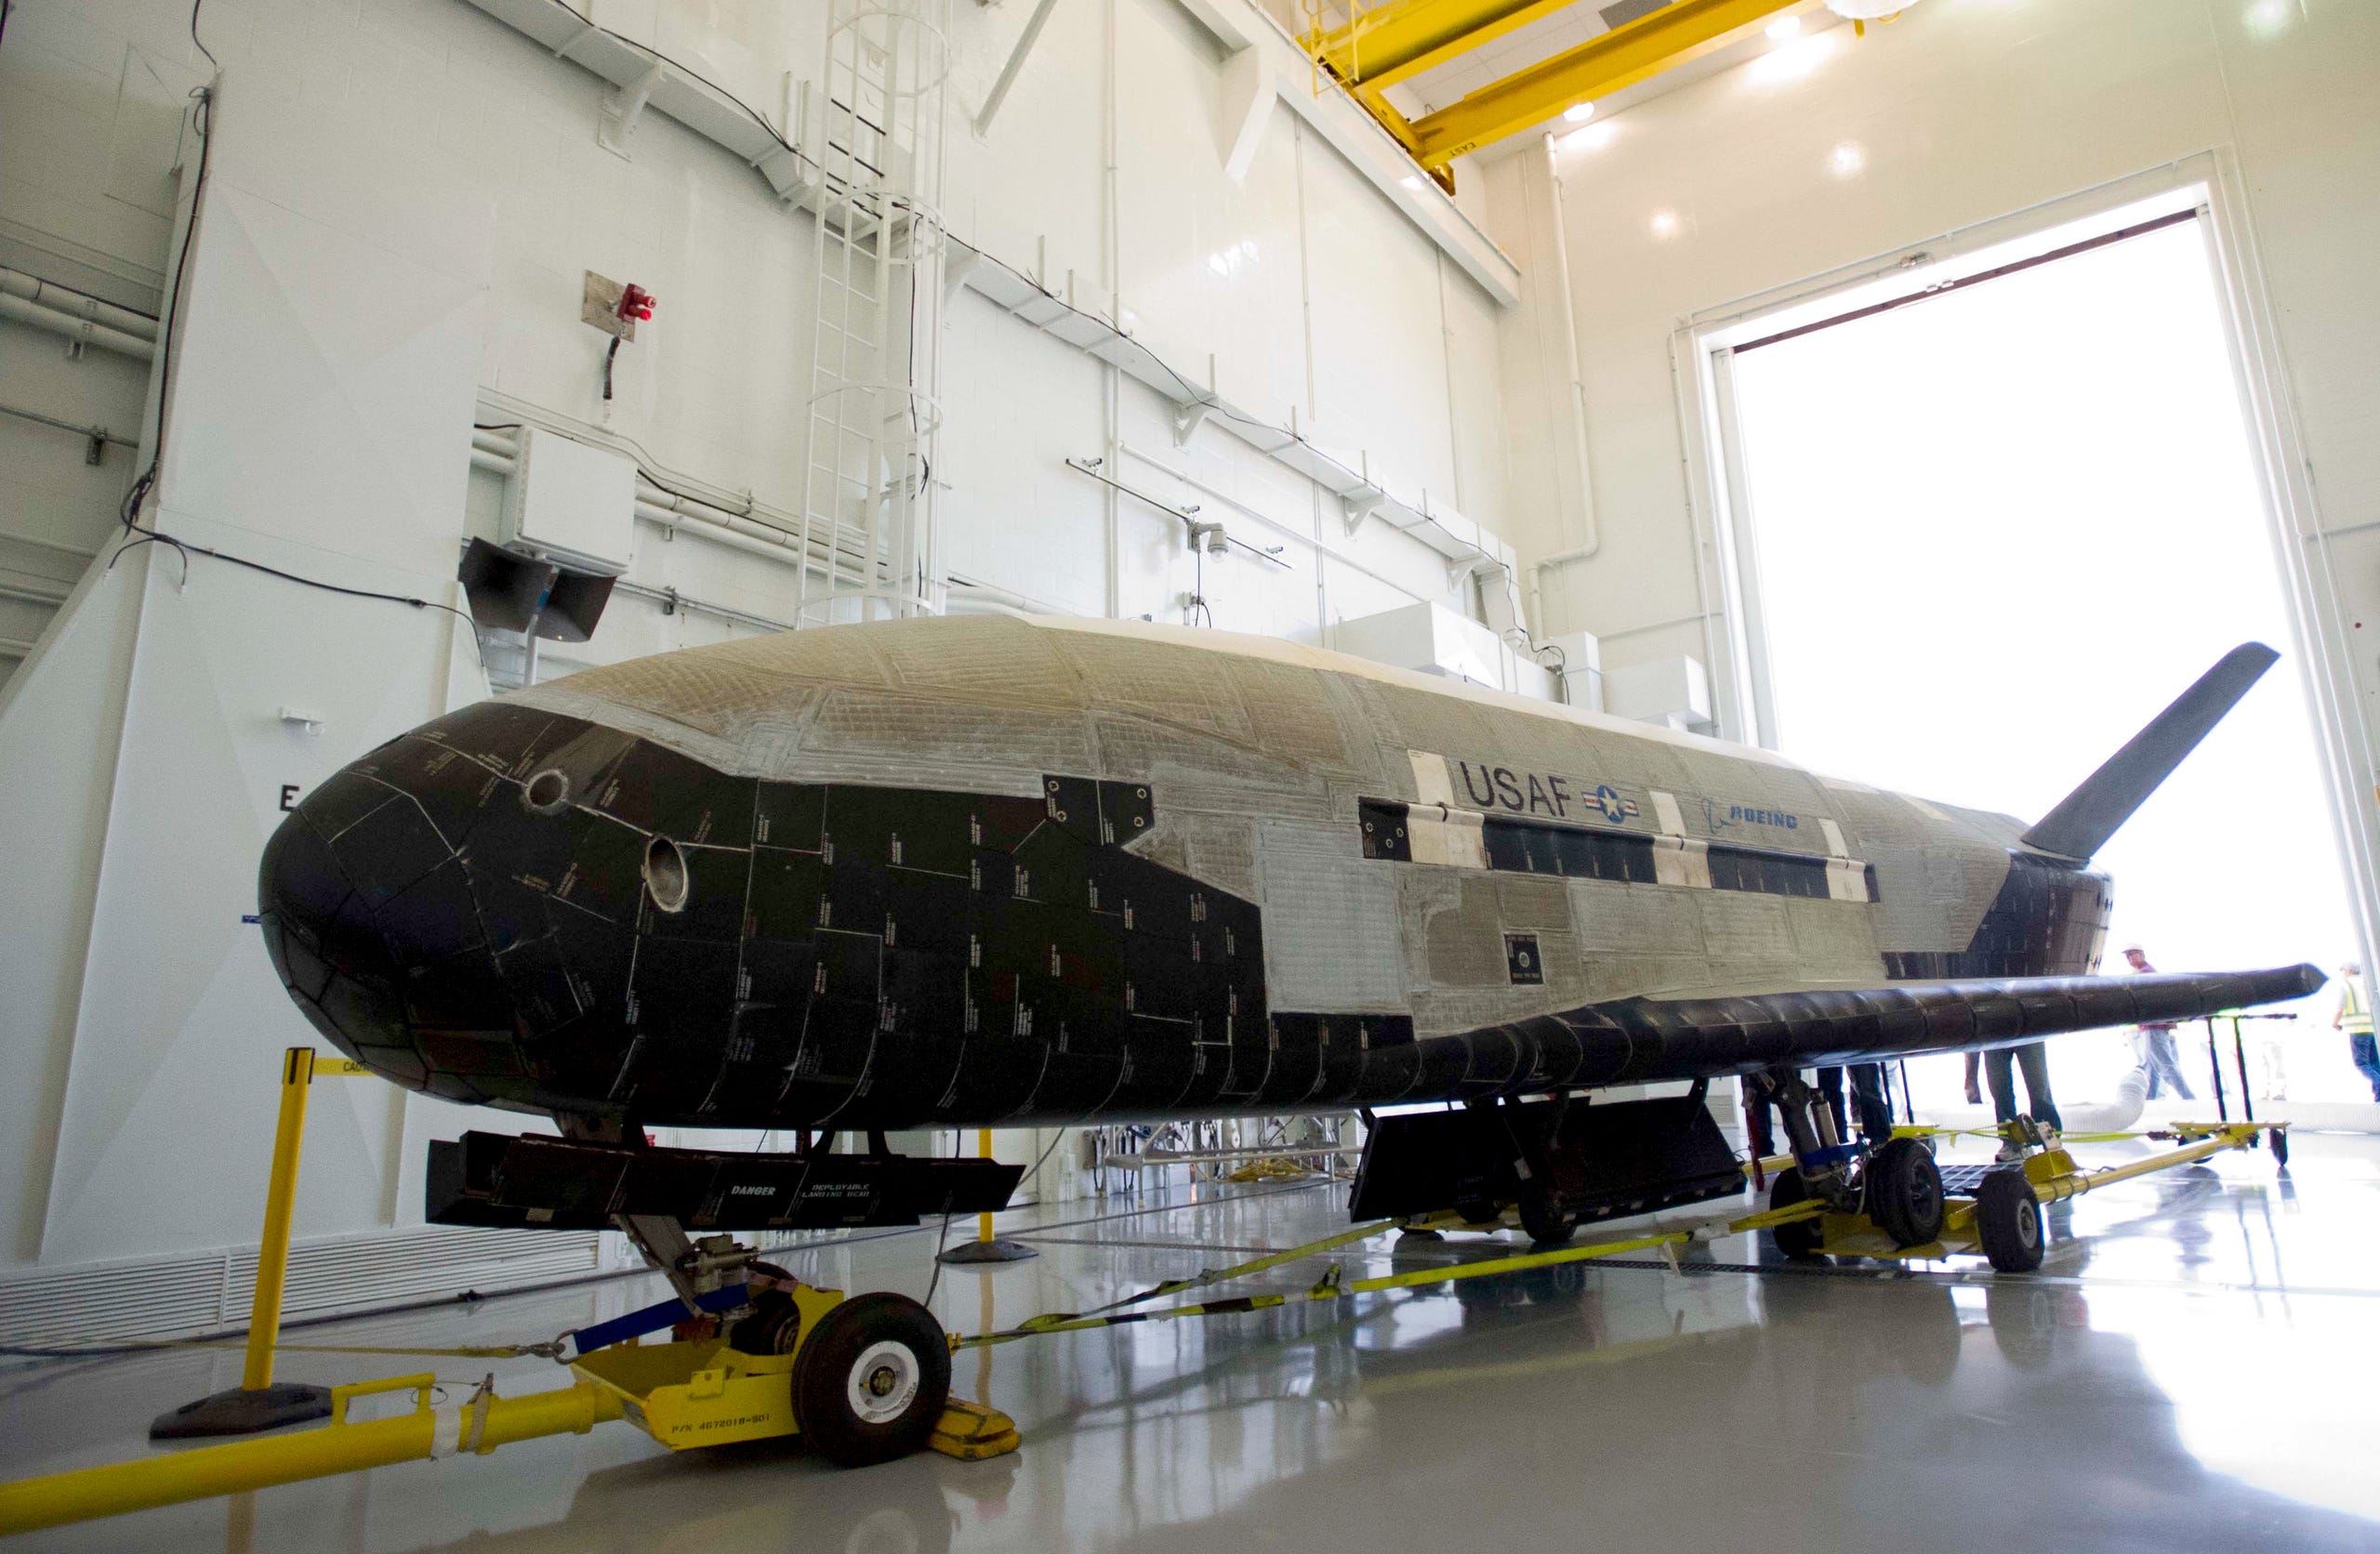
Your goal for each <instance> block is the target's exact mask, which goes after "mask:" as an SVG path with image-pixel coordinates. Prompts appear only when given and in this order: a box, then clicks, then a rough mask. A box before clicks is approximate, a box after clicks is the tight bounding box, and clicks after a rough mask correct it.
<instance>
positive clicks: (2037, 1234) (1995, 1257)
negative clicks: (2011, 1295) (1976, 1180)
mask: <svg viewBox="0 0 2380 1554" xmlns="http://www.w3.org/2000/svg"><path fill="white" fill-rule="evenodd" d="M1975 1228H1976V1233H1977V1235H1978V1236H1980V1237H1981V1238H1982V1241H1983V1255H1984V1256H1985V1257H1987V1258H1990V1259H1991V1266H1992V1267H1994V1268H1996V1269H1998V1270H1999V1271H2001V1272H2003V1273H2030V1272H2031V1271H2033V1270H2035V1269H2037V1268H2039V1267H2041V1265H2042V1252H2043V1245H2044V1244H2043V1235H2042V1201H2041V1198H2040V1196H2039V1195H2038V1194H2037V1193H2035V1192H2033V1184H2032V1183H2031V1182H2030V1181H2027V1180H2026V1179H2025V1173H2024V1172H2022V1171H2014V1170H2003V1171H1993V1172H1991V1173H1990V1175H1988V1176H1986V1177H1985V1178H1984V1179H1983V1185H1982V1186H1981V1187H1979V1188H1977V1190H1976V1194H1975Z"/></svg>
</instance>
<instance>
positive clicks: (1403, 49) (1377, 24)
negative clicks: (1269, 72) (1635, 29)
mask: <svg viewBox="0 0 2380 1554" xmlns="http://www.w3.org/2000/svg"><path fill="white" fill-rule="evenodd" d="M1573 3H1574V0H1391V3H1390V4H1388V5H1385V6H1374V7H1371V8H1370V9H1369V10H1366V11H1364V12H1362V13H1361V14H1360V15H1358V16H1357V17H1356V18H1355V20H1352V21H1350V22H1349V23H1348V24H1347V25H1346V26H1344V27H1335V28H1332V29H1330V30H1329V32H1316V33H1307V34H1306V36H1305V37H1304V39H1303V40H1302V42H1303V43H1304V45H1305V49H1306V52H1307V53H1308V54H1311V55H1313V56H1314V58H1315V59H1316V60H1317V61H1318V62H1319V63H1320V64H1321V65H1322V67H1323V68H1324V69H1325V70H1328V71H1329V72H1330V73H1331V74H1333V75H1335V76H1337V77H1338V78H1339V79H1340V80H1342V81H1343V82H1345V83H1347V85H1349V86H1394V85H1395V84H1396V83H1397V82H1399V81H1403V80H1405V79H1406V78H1408V76H1413V75H1418V74H1420V73H1421V72H1422V71H1425V70H1428V69H1429V68H1430V67H1431V66H1433V65H1437V64H1443V63H1445V62H1446V61H1447V60H1448V59H1454V58H1455V57H1456V56H1458V55H1461V54H1467V53H1469V52H1470V51H1471V50H1473V49H1474V48H1478V47H1480V46H1483V45H1486V44H1489V43H1493V42H1494V41H1495V40H1496V39H1498V38H1501V37H1502V36H1503V35H1504V34H1505V33H1510V32H1512V31H1513V30H1514V28H1516V27H1525V26H1527V24H1528V23H1530V22H1531V21H1534V20H1538V19H1539V18H1540V17H1542V16H1550V15H1552V14H1553V13H1554V12H1555V11H1558V10H1561V9H1563V8H1564V7H1567V6H1569V5H1571V4H1573Z"/></svg>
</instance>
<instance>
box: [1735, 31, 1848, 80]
mask: <svg viewBox="0 0 2380 1554" xmlns="http://www.w3.org/2000/svg"><path fill="white" fill-rule="evenodd" d="M1833 52H1834V39H1833V38H1832V37H1831V35H1830V34H1828V33H1813V34H1812V35H1811V36H1809V37H1806V38H1789V39H1787V40H1786V41H1785V42H1783V43H1781V44H1778V46H1776V47H1775V48H1772V49H1770V50H1769V51H1768V52H1767V53H1765V54H1764V55H1762V56H1761V57H1760V58H1759V59H1754V60H1753V61H1752V63H1750V64H1748V65H1746V66H1745V67H1744V70H1745V72H1747V73H1748V74H1749V75H1750V76H1751V77H1752V80H1754V81H1756V82H1758V83H1759V84H1761V85H1762V86H1774V85H1776V84H1778V83H1780V82H1786V81H1799V80H1800V79H1802V77H1804V76H1805V75H1807V74H1809V73H1810V72H1812V71H1814V70H1816V69H1818V66H1819V65H1821V64H1823V63H1824V62H1825V61H1826V57H1827V56H1828V55H1830V54H1831V53H1833Z"/></svg>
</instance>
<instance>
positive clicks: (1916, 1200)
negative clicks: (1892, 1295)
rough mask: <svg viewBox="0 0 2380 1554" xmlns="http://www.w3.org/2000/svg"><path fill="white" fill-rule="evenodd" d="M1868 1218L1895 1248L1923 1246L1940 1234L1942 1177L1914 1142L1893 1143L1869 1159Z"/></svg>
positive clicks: (1928, 1155) (1928, 1153)
mask: <svg viewBox="0 0 2380 1554" xmlns="http://www.w3.org/2000/svg"><path fill="white" fill-rule="evenodd" d="M1866 1182H1867V1189H1868V1217H1869V1218H1871V1219H1873V1220H1874V1221H1875V1222H1876V1224H1877V1227H1878V1228H1879V1229H1881V1230H1882V1231H1884V1233H1885V1234H1886V1235H1888V1236H1890V1237H1892V1238H1893V1245H1896V1246H1923V1245H1925V1244H1926V1243H1927V1242H1929V1241H1934V1240H1937V1239H1938V1238H1939V1237H1940V1236H1941V1234H1942V1214H1943V1203H1942V1173H1941V1171H1940V1169H1939V1168H1938V1167H1937V1166H1936V1165H1935V1164H1934V1155H1933V1152H1931V1151H1929V1150H1928V1149H1926V1147H1925V1146H1924V1144H1922V1143H1920V1142H1918V1141H1917V1140H1916V1139H1889V1140H1887V1141H1886V1142H1885V1144H1884V1148H1883V1149H1880V1150H1878V1151H1877V1152H1875V1153H1874V1154H1871V1155H1870V1156H1869V1157H1868V1169H1867V1172H1866Z"/></svg>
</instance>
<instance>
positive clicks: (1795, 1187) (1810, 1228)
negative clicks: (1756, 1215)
mask: <svg viewBox="0 0 2380 1554" xmlns="http://www.w3.org/2000/svg"><path fill="white" fill-rule="evenodd" d="M1809 1195H1810V1190H1809V1189H1808V1188H1807V1187H1805V1186H1803V1185H1802V1173H1801V1171H1800V1169H1799V1168H1798V1167H1796V1166H1792V1165H1788V1166H1786V1167H1785V1168H1784V1169H1783V1170H1781V1171H1779V1172H1778V1173H1777V1178H1776V1179H1775V1180H1774V1181H1772V1182H1770V1183H1769V1184H1768V1206H1769V1207H1770V1208H1772V1209H1779V1208H1792V1206H1793V1205H1795V1204H1798V1203H1802V1202H1804V1201H1805V1200H1806V1199H1807V1198H1808V1197H1809ZM1768 1233H1769V1234H1771V1235H1773V1236H1775V1237H1776V1238H1777V1249H1778V1251H1780V1252H1782V1253H1784V1254H1785V1255H1786V1256H1787V1257H1789V1258H1792V1259H1793V1260H1794V1261H1795V1262H1801V1261H1804V1260H1805V1259H1807V1258H1815V1257H1817V1256H1818V1248H1819V1247H1821V1246H1823V1245H1826V1229H1825V1226H1824V1224H1823V1222H1822V1221H1820V1220H1817V1219H1795V1220H1792V1221H1790V1222H1788V1223H1786V1224H1782V1225H1772V1226H1770V1227H1769V1231H1768Z"/></svg>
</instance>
